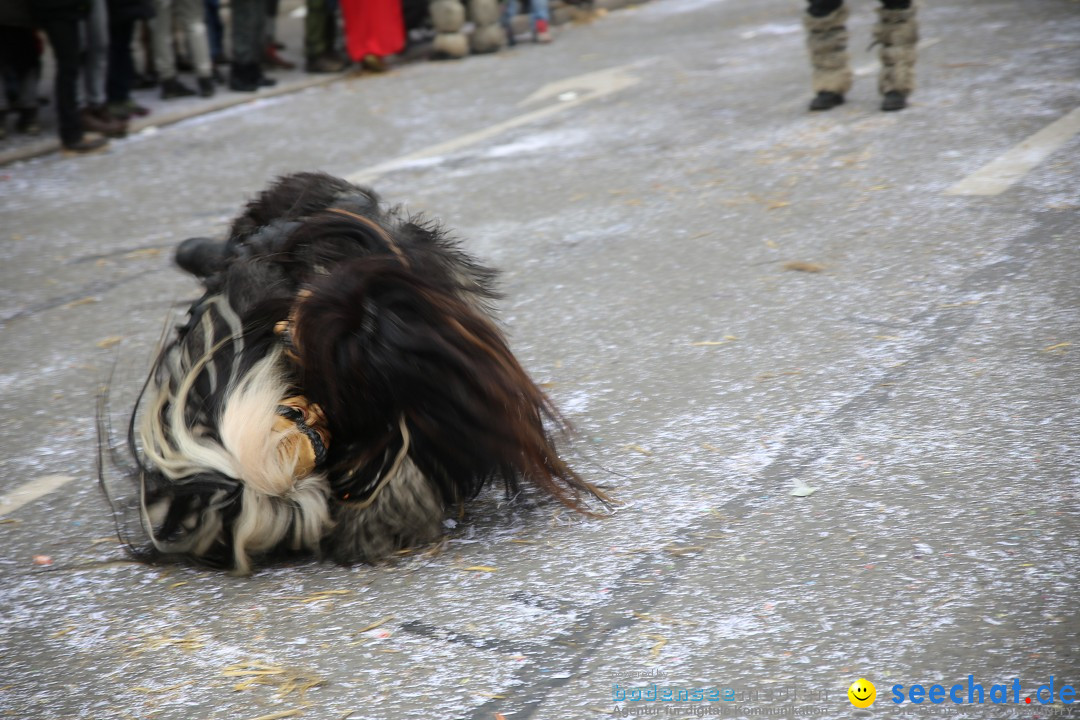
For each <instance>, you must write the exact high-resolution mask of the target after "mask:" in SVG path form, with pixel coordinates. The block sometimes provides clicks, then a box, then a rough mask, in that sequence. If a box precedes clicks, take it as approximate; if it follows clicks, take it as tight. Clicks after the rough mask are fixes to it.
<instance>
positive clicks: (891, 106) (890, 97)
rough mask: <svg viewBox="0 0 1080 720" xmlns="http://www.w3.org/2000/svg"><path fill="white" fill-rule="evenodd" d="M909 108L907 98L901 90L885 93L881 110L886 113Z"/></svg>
mask: <svg viewBox="0 0 1080 720" xmlns="http://www.w3.org/2000/svg"><path fill="white" fill-rule="evenodd" d="M906 107H907V98H906V97H904V93H902V92H900V91H899V90H890V91H889V92H887V93H885V97H884V98H882V100H881V109H882V110H884V111H885V112H891V111H893V110H903V109H904V108H906Z"/></svg>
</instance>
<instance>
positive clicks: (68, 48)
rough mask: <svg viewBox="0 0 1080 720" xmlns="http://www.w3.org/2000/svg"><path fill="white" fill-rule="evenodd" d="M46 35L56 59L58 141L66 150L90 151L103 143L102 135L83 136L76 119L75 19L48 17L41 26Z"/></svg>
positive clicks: (76, 22) (77, 101) (76, 43)
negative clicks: (93, 136)
mask: <svg viewBox="0 0 1080 720" xmlns="http://www.w3.org/2000/svg"><path fill="white" fill-rule="evenodd" d="M42 29H43V30H44V31H45V35H46V36H47V37H48V38H49V45H51V46H52V49H53V57H54V58H55V59H56V85H55V90H56V115H57V120H58V121H59V123H60V142H61V144H63V146H64V149H65V150H67V151H69V152H75V153H85V152H93V151H94V150H98V149H100V148H102V147H104V146H105V144H106V143H107V142H108V141H107V140H106V139H105V138H100V137H99V138H97V139H94V140H90V139H87V138H86V137H84V136H83V125H82V121H81V120H80V118H79V99H78V84H79V22H78V21H77V20H50V21H48V22H46V23H45V24H44V26H43V28H42Z"/></svg>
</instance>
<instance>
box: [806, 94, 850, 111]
mask: <svg viewBox="0 0 1080 720" xmlns="http://www.w3.org/2000/svg"><path fill="white" fill-rule="evenodd" d="M843 104H844V96H843V95H841V94H840V93H834V92H829V91H828V90H822V91H821V92H819V93H818V94H817V95H815V96H814V99H813V100H811V101H810V109H811V110H832V109H833V108H834V107H836V106H837V105H843Z"/></svg>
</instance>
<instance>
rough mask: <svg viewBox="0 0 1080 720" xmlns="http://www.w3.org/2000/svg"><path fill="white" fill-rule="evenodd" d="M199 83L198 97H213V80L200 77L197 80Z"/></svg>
mask: <svg viewBox="0 0 1080 720" xmlns="http://www.w3.org/2000/svg"><path fill="white" fill-rule="evenodd" d="M197 82H198V83H199V97H204V98H208V97H213V96H214V80H213V78H208V77H201V78H198V79H197Z"/></svg>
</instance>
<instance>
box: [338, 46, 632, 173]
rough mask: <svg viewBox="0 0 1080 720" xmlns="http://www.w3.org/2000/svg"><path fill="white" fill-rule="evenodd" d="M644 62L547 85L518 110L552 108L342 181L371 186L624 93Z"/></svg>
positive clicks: (387, 163) (396, 159)
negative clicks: (401, 171) (411, 167)
mask: <svg viewBox="0 0 1080 720" xmlns="http://www.w3.org/2000/svg"><path fill="white" fill-rule="evenodd" d="M644 62H647V61H639V62H636V63H631V64H630V65H621V66H619V67H613V68H608V69H606V70H600V71H597V72H592V73H586V74H584V75H578V76H576V77H571V78H567V79H565V80H559V81H557V82H553V83H548V84H547V85H544V86H543V87H542V88H540V89H539V90H537V91H536V92H534V93H533V94H531V95H529V97H527V98H525V99H524V100H522V101H521V102H520V103H518V107H521V106H522V105H528V104H531V103H535V102H540V101H543V100H553V99H558V102H556V103H555V104H553V105H548V106H546V107H542V108H539V109H537V110H533V111H532V112H527V113H524V114H522V115H518V116H516V117H512V118H510V119H509V120H504V121H503V122H501V123H496V124H494V125H491V126H489V127H486V128H483V129H481V130H477V131H475V132H471V133H466V134H465V135H460V136H458V137H456V138H453V139H452V140H447V141H446V142H441V143H438V144H436V145H429V146H428V147H426V148H423V149H421V150H417V151H416V152H412V153H409V154H408V155H402V156H400V157H396V158H394V159H392V160H387V161H386V162H383V163H379V164H378V165H372V166H371V167H368V168H364V169H363V170H358V171H357V172H355V173H353V174H351V175H348V176H346V178H345V179H346V180H348V181H349V182H351V183H356V184H357V185H365V184H370V183H371V182H372V181H374V180H375V179H376V178H378V177H379V176H380V175H385V174H386V173H388V172H391V171H393V170H399V169H401V168H405V167H408V166H409V165H411V164H413V163H416V162H418V161H422V160H427V159H430V158H434V157H438V156H439V155H445V154H447V153H452V152H456V151H458V150H461V149H463V148H466V147H469V146H471V145H476V144H478V143H481V142H483V141H485V140H487V139H489V138H492V137H494V136H496V135H499V134H500V133H503V132H506V131H507V130H512V129H514V128H517V127H521V126H522V125H528V124H529V123H532V122H536V121H537V120H542V119H544V118H546V117H550V116H552V115H556V114H558V113H561V112H563V111H564V110H569V109H570V108H572V107H577V106H578V105H581V104H583V103H587V102H589V101H590V100H596V99H597V98H601V97H604V96H605V95H611V94H612V93H617V92H619V91H621V90H625V89H626V88H628V87H631V86H633V85H636V84H638V83H639V82H641V79H640V78H638V77H635V76H634V75H631V74H630V72H629V71H630V70H631V69H632V68H634V67H636V66H638V65H641V64H643V63H644Z"/></svg>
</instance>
